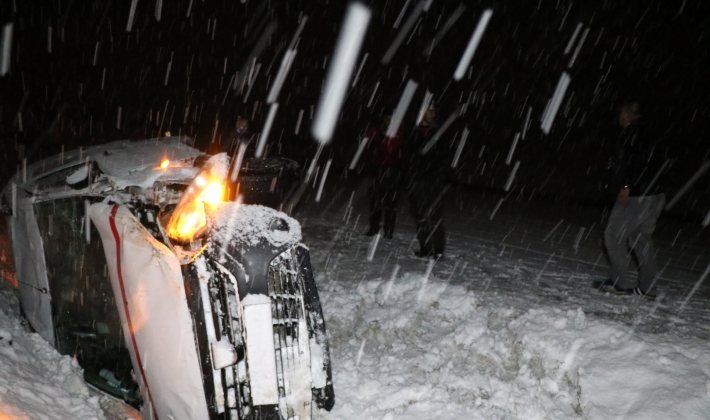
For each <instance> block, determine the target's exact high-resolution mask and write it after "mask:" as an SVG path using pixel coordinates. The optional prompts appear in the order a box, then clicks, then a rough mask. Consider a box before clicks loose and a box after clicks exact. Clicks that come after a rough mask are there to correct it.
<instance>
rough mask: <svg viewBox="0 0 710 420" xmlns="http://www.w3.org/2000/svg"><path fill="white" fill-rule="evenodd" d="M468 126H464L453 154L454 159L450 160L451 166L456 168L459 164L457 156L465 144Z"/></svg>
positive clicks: (459, 155) (458, 156)
mask: <svg viewBox="0 0 710 420" xmlns="http://www.w3.org/2000/svg"><path fill="white" fill-rule="evenodd" d="M468 133H469V131H468V126H466V127H464V129H463V133H462V134H461V140H459V145H458V147H457V148H456V154H455V155H454V161H453V162H451V167H452V168H456V166H458V164H459V158H460V157H461V153H462V152H463V148H464V145H465V144H466V139H467V138H468Z"/></svg>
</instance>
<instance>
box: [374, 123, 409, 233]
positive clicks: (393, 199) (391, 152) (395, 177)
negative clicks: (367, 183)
mask: <svg viewBox="0 0 710 420" xmlns="http://www.w3.org/2000/svg"><path fill="white" fill-rule="evenodd" d="M390 121H392V115H391V114H385V115H383V117H382V123H381V124H380V125H377V126H372V127H370V129H369V130H368V131H367V139H368V142H367V148H366V153H367V163H368V166H369V169H370V171H371V172H372V176H373V180H372V188H371V190H370V229H369V230H368V231H367V232H366V233H365V234H366V235H367V236H373V235H376V234H377V233H378V232H379V231H380V220H381V219H382V210H383V209H384V216H385V217H384V231H385V239H392V235H393V233H394V223H395V221H396V220H397V201H398V199H399V197H398V196H399V184H400V173H399V153H400V148H401V147H402V138H403V137H404V135H403V132H402V129H401V128H400V129H397V132H396V133H395V135H394V136H391V137H390V136H387V128H388V127H389V125H390Z"/></svg>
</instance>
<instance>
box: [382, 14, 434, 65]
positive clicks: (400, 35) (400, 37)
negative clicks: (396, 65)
mask: <svg viewBox="0 0 710 420" xmlns="http://www.w3.org/2000/svg"><path fill="white" fill-rule="evenodd" d="M426 3H427V0H421V1H420V2H419V3H417V5H416V6H415V7H414V10H412V13H410V14H409V16H408V17H407V20H406V21H404V25H403V26H402V27H401V28H400V29H399V32H397V35H396V36H395V38H394V41H392V44H390V47H389V48H388V49H387V52H385V55H384V56H383V57H382V64H384V65H385V66H386V65H388V64H389V63H390V61H392V57H394V55H395V54H396V53H397V50H398V49H399V47H400V46H401V45H402V42H404V38H405V37H406V36H407V34H408V33H409V31H411V30H412V28H413V27H414V24H415V23H417V20H418V19H419V15H420V14H421V13H422V11H424V6H425V5H426Z"/></svg>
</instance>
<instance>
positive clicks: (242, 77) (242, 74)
mask: <svg viewBox="0 0 710 420" xmlns="http://www.w3.org/2000/svg"><path fill="white" fill-rule="evenodd" d="M277 27H278V25H277V24H276V22H273V21H271V22H269V24H268V25H267V26H266V28H264V31H263V32H262V33H261V35H260V36H259V40H258V41H257V42H256V45H254V48H252V50H251V52H250V53H249V56H248V58H247V59H246V60H245V61H244V65H243V66H242V68H241V69H240V70H239V71H238V72H237V74H238V77H237V80H236V81H235V82H234V90H236V91H237V92H241V91H242V90H243V89H244V85H245V84H246V82H247V79H251V77H250V75H251V73H253V68H254V65H255V63H256V61H257V58H259V57H260V56H261V54H262V53H263V52H264V49H265V48H266V47H267V45H268V44H269V39H271V35H273V33H274V32H275V31H276V28H277ZM250 68H251V69H252V70H251V71H250Z"/></svg>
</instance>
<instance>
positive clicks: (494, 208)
mask: <svg viewBox="0 0 710 420" xmlns="http://www.w3.org/2000/svg"><path fill="white" fill-rule="evenodd" d="M503 200H505V198H499V199H498V202H497V203H496V205H495V207H493V210H492V211H491V214H490V215H489V216H488V220H493V218H494V217H496V213H498V209H499V208H500V205H501V204H503Z"/></svg>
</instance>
